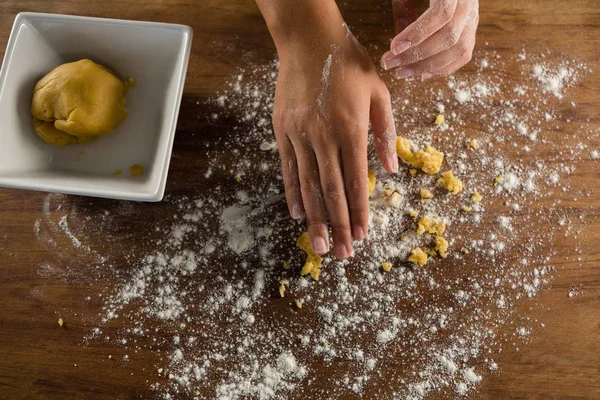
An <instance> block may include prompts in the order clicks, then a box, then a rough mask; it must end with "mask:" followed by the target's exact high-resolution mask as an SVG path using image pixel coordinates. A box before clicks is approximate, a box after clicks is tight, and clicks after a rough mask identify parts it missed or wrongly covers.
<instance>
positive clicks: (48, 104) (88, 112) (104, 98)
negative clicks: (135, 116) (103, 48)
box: [31, 59, 127, 146]
mask: <svg viewBox="0 0 600 400" xmlns="http://www.w3.org/2000/svg"><path fill="white" fill-rule="evenodd" d="M126 90H127V84H125V83H123V82H122V81H121V80H120V79H119V78H117V77H116V76H115V75H114V74H113V73H112V72H111V71H109V70H108V69H106V68H104V67H103V66H101V65H99V64H96V63H95V62H93V61H91V60H87V59H84V60H80V61H76V62H72V63H67V64H63V65H61V66H59V67H56V68H55V69H53V70H52V71H50V72H49V73H48V74H47V75H46V76H44V77H43V78H42V79H41V80H40V81H39V82H38V83H36V85H35V87H34V89H33V100H32V102H31V113H32V114H33V119H34V128H35V131H36V132H37V134H38V135H39V136H40V137H41V138H42V139H44V140H45V141H46V142H48V143H51V144H54V145H57V146H65V145H68V144H75V143H87V142H89V141H90V140H92V139H93V138H94V137H96V136H101V135H106V134H109V133H111V132H112V131H113V130H114V129H115V128H116V127H117V126H118V125H119V124H120V123H121V122H123V120H124V119H125V118H126V117H127V110H126V109H125V92H126Z"/></svg>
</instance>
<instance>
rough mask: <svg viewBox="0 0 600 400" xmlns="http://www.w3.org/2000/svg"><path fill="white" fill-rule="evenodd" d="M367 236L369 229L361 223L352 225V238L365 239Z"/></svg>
mask: <svg viewBox="0 0 600 400" xmlns="http://www.w3.org/2000/svg"><path fill="white" fill-rule="evenodd" d="M366 237H367V230H366V229H364V228H363V226H362V225H360V224H355V225H354V226H353V227H352V238H353V239H354V240H363V239H364V238H366Z"/></svg>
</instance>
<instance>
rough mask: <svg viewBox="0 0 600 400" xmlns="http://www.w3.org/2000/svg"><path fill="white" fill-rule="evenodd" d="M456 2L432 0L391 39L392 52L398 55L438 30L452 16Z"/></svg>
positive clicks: (455, 0)
mask: <svg viewBox="0 0 600 400" xmlns="http://www.w3.org/2000/svg"><path fill="white" fill-rule="evenodd" d="M456 3H457V0H435V2H434V1H433V0H432V1H431V5H430V7H429V8H428V9H427V11H425V12H424V13H423V15H421V17H419V19H417V20H416V21H415V22H413V23H412V24H411V25H409V26H408V27H407V28H406V29H404V30H403V31H402V32H400V33H399V34H398V35H397V36H396V37H395V38H394V39H392V43H391V45H390V48H391V51H392V53H393V54H394V55H398V54H400V53H402V52H403V51H406V50H408V49H409V48H411V47H415V46H417V45H419V44H420V43H421V42H423V41H424V40H425V39H427V38H428V37H430V36H431V35H433V34H434V33H435V32H437V31H439V30H440V29H441V28H442V27H443V26H444V25H446V24H447V23H448V22H449V21H450V20H451V19H452V17H453V16H454V11H455V9H456Z"/></svg>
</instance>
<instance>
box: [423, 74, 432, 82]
mask: <svg viewBox="0 0 600 400" xmlns="http://www.w3.org/2000/svg"><path fill="white" fill-rule="evenodd" d="M431 78H433V74H430V73H429V72H426V73H424V74H423V75H421V81H426V80H427V79H431Z"/></svg>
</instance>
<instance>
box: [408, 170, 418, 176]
mask: <svg viewBox="0 0 600 400" xmlns="http://www.w3.org/2000/svg"><path fill="white" fill-rule="evenodd" d="M408 172H410V174H411V175H412V176H415V175H417V170H416V168H411V169H410V171H408Z"/></svg>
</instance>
